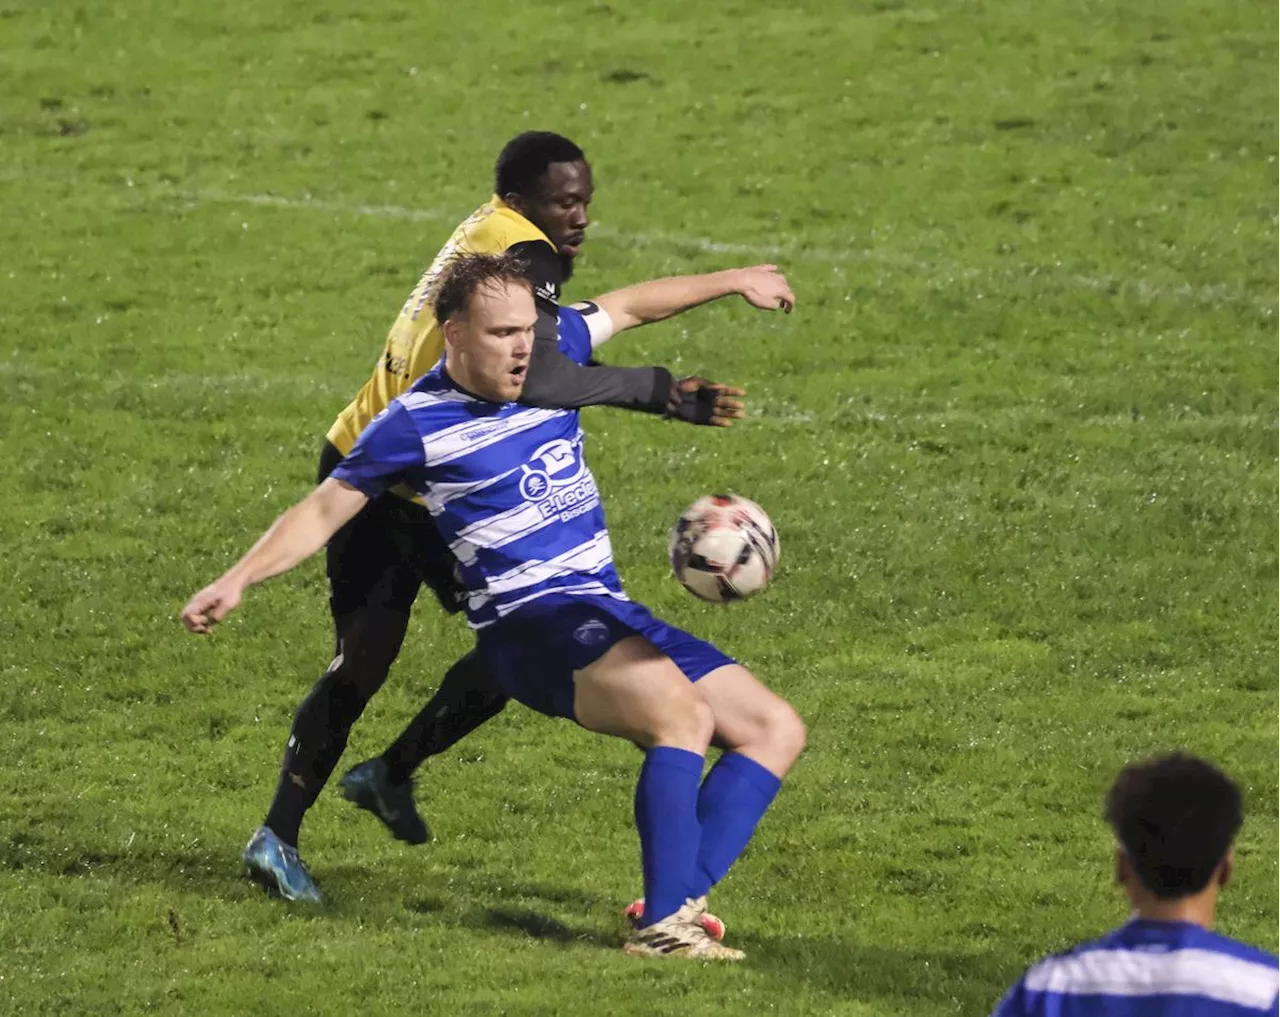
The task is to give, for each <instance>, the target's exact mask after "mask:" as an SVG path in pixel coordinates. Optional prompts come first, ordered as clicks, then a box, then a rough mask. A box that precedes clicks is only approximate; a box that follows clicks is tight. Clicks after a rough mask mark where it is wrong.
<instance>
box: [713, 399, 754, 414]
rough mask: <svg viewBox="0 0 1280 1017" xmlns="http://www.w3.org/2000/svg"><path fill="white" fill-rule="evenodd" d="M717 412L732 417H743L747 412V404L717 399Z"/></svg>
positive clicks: (736, 400)
mask: <svg viewBox="0 0 1280 1017" xmlns="http://www.w3.org/2000/svg"><path fill="white" fill-rule="evenodd" d="M716 412H717V413H722V414H725V415H727V416H731V417H741V416H743V415H744V414H745V413H746V412H747V410H746V404H745V403H743V402H742V401H741V400H739V399H717V400H716Z"/></svg>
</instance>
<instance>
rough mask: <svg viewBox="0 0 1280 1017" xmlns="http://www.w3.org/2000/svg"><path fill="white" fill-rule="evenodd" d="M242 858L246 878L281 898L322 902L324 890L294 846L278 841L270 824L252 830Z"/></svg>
mask: <svg viewBox="0 0 1280 1017" xmlns="http://www.w3.org/2000/svg"><path fill="white" fill-rule="evenodd" d="M243 858H244V867H245V871H246V872H247V873H248V876H249V878H250V879H252V880H253V881H254V882H255V883H258V884H260V885H261V886H262V888H263V889H264V890H266V891H267V893H269V894H273V895H275V896H279V897H283V898H284V899H285V900H297V901H305V902H306V903H308V904H323V903H324V894H323V893H321V892H320V887H319V886H318V885H317V884H316V881H315V880H314V879H312V878H311V873H310V872H308V871H307V866H306V864H305V863H304V862H303V861H302V859H301V858H300V857H299V856H298V849H297V848H296V847H293V846H292V845H291V844H286V843H285V842H284V841H282V840H281V839H280V838H279V837H277V836H276V835H275V833H274V832H273V831H272V830H271V828H270V827H267V826H260V827H258V829H257V830H255V831H254V834H253V836H252V837H250V838H249V843H248V844H246V845H245V848H244V855H243Z"/></svg>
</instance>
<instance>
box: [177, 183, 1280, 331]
mask: <svg viewBox="0 0 1280 1017" xmlns="http://www.w3.org/2000/svg"><path fill="white" fill-rule="evenodd" d="M183 197H186V198H187V200H189V201H194V202H197V203H210V204H228V205H256V206H260V207H267V208H285V209H295V210H301V211H314V212H330V213H333V214H336V215H355V216H364V217H369V218H379V219H396V220H400V221H407V222H449V221H454V222H459V221H461V217H460V215H459V213H458V211H457V210H456V209H454V210H445V209H440V208H408V207H406V206H403V205H349V204H344V203H342V202H334V201H321V200H315V199H312V198H286V197H281V196H279V195H275V194H223V193H220V192H216V191H200V192H196V193H194V194H188V195H184V196H183ZM591 230H592V234H593V235H594V236H596V237H599V238H601V239H604V240H612V241H615V242H617V243H620V244H624V245H631V246H639V247H667V248H686V249H692V250H695V251H700V252H702V253H704V254H733V255H742V256H744V257H749V258H793V259H796V260H799V261H808V262H817V263H821V264H826V265H847V264H854V263H866V262H873V263H878V264H883V265H896V266H898V267H899V268H904V269H907V270H908V271H912V272H915V273H917V274H919V275H922V276H924V277H926V278H933V279H936V280H938V281H940V282H942V283H944V284H949V283H953V282H955V281H956V280H958V279H973V278H977V277H980V276H983V275H991V276H992V277H993V280H994V281H1001V280H1000V279H999V277H998V275H997V274H996V273H988V272H984V271H983V270H982V269H976V268H970V267H959V266H956V267H953V268H945V267H943V266H940V265H935V264H931V263H929V262H926V261H921V260H919V259H915V258H912V257H910V256H907V255H893V254H888V253H886V252H882V251H875V250H871V249H869V248H867V249H862V250H857V249H853V248H845V249H840V250H837V249H834V248H825V247H810V246H808V245H806V244H802V243H798V242H795V241H788V242H784V243H776V244H769V243H761V244H739V243H726V242H723V241H719V240H712V239H711V238H710V237H699V236H690V235H686V234H682V233H665V232H657V233H655V232H645V233H624V232H622V231H620V230H615V229H612V228H611V227H609V226H608V225H602V224H597V225H594V226H592V228H591ZM1023 267H1024V269H1025V270H1024V271H1022V272H1017V273H1014V272H1010V273H1008V274H1007V277H1008V278H1010V279H1028V280H1029V279H1036V278H1039V277H1042V276H1044V277H1048V278H1053V277H1054V276H1057V274H1058V272H1059V270H1061V269H1062V268H1064V267H1065V266H1062V265H1053V266H1046V267H1038V266H1030V265H1025V264H1024V266H1023ZM1059 278H1060V279H1062V281H1064V282H1065V283H1066V284H1067V285H1069V286H1074V287H1076V288H1078V289H1081V290H1086V291H1089V292H1106V291H1109V290H1112V289H1117V290H1120V291H1127V292H1130V293H1134V294H1136V295H1137V296H1138V297H1139V298H1141V299H1143V300H1147V301H1154V300H1189V301H1191V302H1192V303H1197V304H1211V305H1212V304H1243V305H1248V306H1251V307H1255V308H1257V309H1258V310H1260V311H1261V312H1262V313H1264V314H1268V315H1272V314H1274V313H1275V311H1276V304H1275V303H1274V302H1273V303H1264V302H1259V301H1258V300H1257V299H1256V298H1255V297H1253V296H1252V295H1250V294H1248V293H1244V292H1241V291H1240V290H1238V289H1234V288H1232V287H1231V286H1229V285H1227V284H1226V283H1213V284H1210V285H1197V284H1193V283H1181V284H1178V285H1173V286H1167V285H1166V286H1162V285H1159V284H1157V283H1152V282H1148V281H1146V280H1143V279H1127V280H1122V279H1116V278H1114V277H1111V276H1090V275H1081V274H1076V275H1068V276H1059Z"/></svg>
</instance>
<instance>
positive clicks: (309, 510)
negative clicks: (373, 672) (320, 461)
mask: <svg viewBox="0 0 1280 1017" xmlns="http://www.w3.org/2000/svg"><path fill="white" fill-rule="evenodd" d="M368 500H369V499H368V498H367V497H366V496H365V495H364V494H362V493H361V492H359V491H357V490H356V489H355V488H354V487H352V486H351V485H350V484H346V483H344V482H342V481H340V480H332V479H330V480H326V481H324V483H322V484H320V485H319V486H318V487H317V488H316V489H315V490H314V491H312V492H311V493H310V494H309V495H307V496H306V497H305V498H303V499H302V501H300V502H298V504H296V505H294V506H293V508H291V509H289V511H287V512H286V513H285V514H284V515H282V516H281V517H280V518H279V519H277V520H276V521H275V523H273V524H272V526H271V528H270V529H269V530H267V532H266V533H264V534H263V535H262V536H261V537H260V538H259V539H258V542H257V543H256V544H254V545H253V547H251V548H250V549H249V551H248V552H247V553H246V554H245V556H244V557H243V558H241V559H240V560H239V561H238V562H236V564H235V565H233V566H232V567H231V568H229V569H228V570H227V571H226V572H225V573H224V574H223V575H222V577H221V578H219V579H217V580H215V581H214V582H212V583H210V584H209V585H208V586H206V587H205V588H204V589H203V590H201V591H200V592H199V593H197V594H195V596H193V597H192V598H191V600H190V601H188V602H187V606H186V607H184V608H183V609H182V624H183V625H185V626H186V627H187V628H188V629H189V630H190V631H191V632H196V633H200V634H205V633H208V632H211V631H212V630H213V626H214V625H216V624H217V623H218V622H220V621H222V619H223V618H225V617H226V616H227V615H228V614H230V613H231V612H232V611H234V610H235V608H236V606H237V605H238V604H239V603H240V598H241V596H243V594H244V591H245V590H246V589H248V588H249V587H250V586H253V585H255V584H257V583H260V582H263V581H264V580H266V579H270V578H271V577H272V576H278V575H279V574H280V573H282V572H288V571H289V570H290V569H291V568H293V567H294V566H295V565H297V564H299V563H300V562H303V561H306V559H308V558H310V557H311V556H312V555H313V554H315V553H316V552H317V551H319V550H320V548H322V547H324V545H325V544H327V543H328V542H329V538H330V537H332V536H333V535H334V534H335V533H337V532H338V530H339V529H341V527H342V526H343V524H344V523H346V522H347V521H348V520H350V519H352V518H354V517H355V515H356V513H358V512H359V511H360V510H361V509H362V508H364V506H365V503H366V502H367V501H368Z"/></svg>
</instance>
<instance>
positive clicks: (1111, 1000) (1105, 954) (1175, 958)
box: [993, 919, 1280, 1017]
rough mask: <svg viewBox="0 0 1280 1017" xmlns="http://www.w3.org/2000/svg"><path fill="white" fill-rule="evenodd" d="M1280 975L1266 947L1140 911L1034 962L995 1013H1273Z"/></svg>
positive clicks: (1256, 1016) (1190, 1016)
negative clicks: (1098, 936)
mask: <svg viewBox="0 0 1280 1017" xmlns="http://www.w3.org/2000/svg"><path fill="white" fill-rule="evenodd" d="M1278 977H1280V976H1278V974H1277V962H1276V958H1275V957H1273V956H1271V955H1270V954H1268V953H1264V952H1263V951H1261V950H1255V949H1253V948H1252V947H1249V946H1245V945H1244V944H1243V943H1238V942H1236V941H1235V940H1233V939H1228V938H1227V937H1226V936H1219V935H1217V934H1216V933H1213V932H1209V931H1208V930H1206V929H1202V928H1201V927H1200V926H1198V925H1192V924H1190V923H1188V922H1152V921H1144V920H1140V919H1137V920H1134V921H1130V922H1128V923H1126V924H1125V925H1122V926H1121V927H1120V928H1118V929H1115V930H1113V931H1112V932H1109V933H1107V935H1105V936H1103V937H1102V938H1101V939H1097V940H1094V941H1093V942H1090V943H1083V944H1081V945H1080V946H1077V947H1075V948H1073V949H1071V950H1068V951H1067V952H1066V953H1061V954H1055V955H1054V956H1052V957H1047V958H1045V959H1044V960H1042V961H1041V962H1040V963H1039V964H1036V965H1034V966H1033V967H1031V968H1030V969H1029V970H1028V971H1027V973H1026V974H1025V975H1023V977H1022V979H1021V981H1019V982H1018V983H1017V985H1015V986H1014V987H1013V988H1012V989H1010V990H1009V994H1008V995H1007V996H1005V998H1004V1000H1003V1001H1002V1002H1001V1003H1000V1005H999V1006H998V1007H996V1010H995V1013H994V1014H993V1017H1086V1015H1088V1017H1265V1015H1268V1014H1270V1015H1271V1017H1275V1015H1276V1013H1277V1010H1276V1007H1277V998H1276V997H1277V985H1278Z"/></svg>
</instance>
